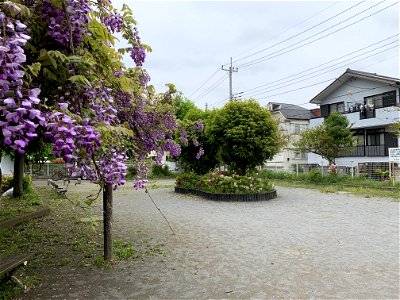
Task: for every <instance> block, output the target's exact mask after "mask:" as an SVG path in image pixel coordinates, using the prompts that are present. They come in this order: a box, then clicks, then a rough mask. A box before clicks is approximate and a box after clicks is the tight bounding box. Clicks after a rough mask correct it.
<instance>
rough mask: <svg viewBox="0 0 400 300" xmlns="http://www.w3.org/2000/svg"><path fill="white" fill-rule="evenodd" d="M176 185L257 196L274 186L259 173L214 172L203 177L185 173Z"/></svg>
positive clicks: (178, 178)
mask: <svg viewBox="0 0 400 300" xmlns="http://www.w3.org/2000/svg"><path fill="white" fill-rule="evenodd" d="M176 185H177V186H179V187H183V188H188V189H196V190H202V191H207V192H212V193H222V194H256V193H264V192H270V191H272V190H273V186H272V184H271V183H270V182H269V181H268V180H267V179H266V178H263V177H262V176H260V175H259V174H257V173H254V174H251V173H249V174H247V175H245V176H239V175H237V174H234V173H233V174H229V173H227V172H212V173H208V174H206V175H203V176H200V175H197V174H194V173H185V174H181V175H179V176H178V177H177V179H176Z"/></svg>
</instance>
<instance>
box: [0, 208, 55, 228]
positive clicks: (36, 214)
mask: <svg viewBox="0 0 400 300" xmlns="http://www.w3.org/2000/svg"><path fill="white" fill-rule="evenodd" d="M48 214H50V208H49V206H48V205H47V203H44V206H43V207H42V208H39V209H38V210H36V211H34V212H31V213H26V214H23V215H21V216H18V217H15V218H13V219H10V220H6V221H3V222H1V223H0V229H6V228H10V227H13V226H14V225H17V224H20V223H23V222H25V221H28V220H31V219H36V218H41V217H44V216H47V215H48Z"/></svg>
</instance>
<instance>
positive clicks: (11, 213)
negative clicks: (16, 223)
mask: <svg viewBox="0 0 400 300" xmlns="http://www.w3.org/2000/svg"><path fill="white" fill-rule="evenodd" d="M41 207H43V203H42V201H41V200H40V198H39V196H38V195H37V193H36V192H35V191H34V189H33V188H29V189H28V190H27V191H26V192H25V193H24V195H23V196H21V197H17V198H13V197H0V222H3V221H6V220H9V219H12V218H14V217H16V216H19V215H22V214H26V213H31V212H34V211H36V210H38V209H39V208H41Z"/></svg>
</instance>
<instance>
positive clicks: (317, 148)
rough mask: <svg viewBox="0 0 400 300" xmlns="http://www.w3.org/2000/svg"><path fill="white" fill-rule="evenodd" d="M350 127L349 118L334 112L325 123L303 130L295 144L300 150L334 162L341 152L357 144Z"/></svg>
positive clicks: (330, 162)
mask: <svg viewBox="0 0 400 300" xmlns="http://www.w3.org/2000/svg"><path fill="white" fill-rule="evenodd" d="M350 128H351V126H350V124H349V121H348V120H347V118H346V117H345V116H343V115H342V114H340V113H338V112H334V113H331V114H330V115H329V116H328V117H327V118H326V120H325V121H324V123H323V124H321V125H319V126H316V127H313V128H310V129H308V130H305V131H303V132H301V133H300V139H299V140H298V141H297V142H295V143H294V146H295V147H296V148H297V149H298V150H299V151H307V152H312V153H315V154H318V155H321V156H322V157H323V158H325V159H326V160H328V162H329V164H332V163H334V162H335V159H336V158H337V157H338V156H339V154H340V153H342V152H344V151H346V150H350V149H352V148H353V147H354V146H355V143H356V140H355V138H354V137H353V134H352V132H351V131H350Z"/></svg>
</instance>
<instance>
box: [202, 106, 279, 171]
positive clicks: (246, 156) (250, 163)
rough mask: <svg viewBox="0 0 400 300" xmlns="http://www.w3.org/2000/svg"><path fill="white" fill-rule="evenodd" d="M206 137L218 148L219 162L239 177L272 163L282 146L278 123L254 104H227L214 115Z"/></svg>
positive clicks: (268, 113)
mask: <svg viewBox="0 0 400 300" xmlns="http://www.w3.org/2000/svg"><path fill="white" fill-rule="evenodd" d="M206 134H207V136H208V137H209V139H210V141H211V142H212V143H213V144H214V145H216V146H217V147H218V158H219V159H220V160H221V161H222V162H223V163H226V164H227V165H228V168H229V169H231V170H233V171H235V172H237V173H238V174H240V175H244V174H245V173H246V172H247V171H249V170H252V169H254V168H255V167H256V166H258V165H260V164H262V163H263V162H264V161H265V160H267V159H271V158H272V157H273V156H274V155H275V154H276V153H278V152H279V150H280V149H281V147H282V146H283V139H282V136H281V135H280V133H279V130H278V124H277V121H276V120H274V119H273V118H272V116H271V114H270V112H269V111H268V109H266V108H264V107H261V106H260V105H259V104H258V103H257V102H256V101H254V100H245V101H230V102H229V103H227V104H226V105H225V106H224V107H223V108H222V109H220V110H219V111H218V113H216V114H215V115H214V117H213V119H212V121H211V122H210V126H209V127H208V128H206Z"/></svg>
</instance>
